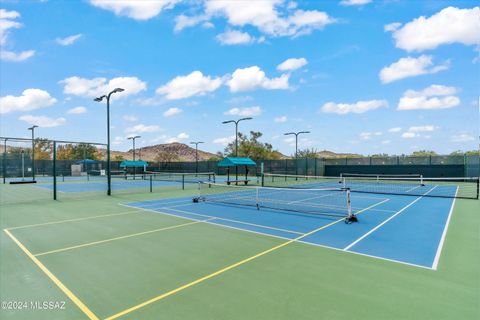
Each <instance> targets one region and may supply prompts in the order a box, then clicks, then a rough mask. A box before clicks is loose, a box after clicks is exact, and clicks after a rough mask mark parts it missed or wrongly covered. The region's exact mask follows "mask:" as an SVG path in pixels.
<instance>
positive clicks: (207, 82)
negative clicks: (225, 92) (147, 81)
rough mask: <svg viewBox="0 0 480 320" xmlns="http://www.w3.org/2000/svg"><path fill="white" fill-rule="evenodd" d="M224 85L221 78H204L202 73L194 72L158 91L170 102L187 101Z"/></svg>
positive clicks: (178, 78) (172, 81)
mask: <svg viewBox="0 0 480 320" xmlns="http://www.w3.org/2000/svg"><path fill="white" fill-rule="evenodd" d="M221 85H222V79H221V78H211V77H210V76H204V75H203V74H202V73H201V72H200V71H193V72H192V73H190V74H189V75H186V76H178V77H176V78H174V79H173V80H170V81H169V82H168V83H167V84H165V85H163V86H161V87H159V88H158V89H157V90H156V93H157V94H162V95H165V97H166V98H167V99H169V100H177V99H185V98H189V97H192V96H201V95H205V94H206V93H208V92H213V91H215V90H217V89H218V88H219V87H220V86H221Z"/></svg>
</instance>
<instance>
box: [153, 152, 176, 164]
mask: <svg viewBox="0 0 480 320" xmlns="http://www.w3.org/2000/svg"><path fill="white" fill-rule="evenodd" d="M178 159H179V157H178V154H176V153H173V152H168V151H160V152H159V153H158V154H157V155H156V156H155V159H154V160H155V161H157V162H172V161H178Z"/></svg>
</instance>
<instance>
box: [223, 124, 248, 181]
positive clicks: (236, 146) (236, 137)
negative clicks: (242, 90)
mask: <svg viewBox="0 0 480 320" xmlns="http://www.w3.org/2000/svg"><path fill="white" fill-rule="evenodd" d="M243 120H252V118H250V117H247V118H242V119H238V120H228V121H223V122H222V123H223V124H227V123H235V157H238V123H239V122H240V121H243ZM235 179H236V180H238V167H237V166H236V167H235Z"/></svg>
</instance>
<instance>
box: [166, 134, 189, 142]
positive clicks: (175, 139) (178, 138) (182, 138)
mask: <svg viewBox="0 0 480 320" xmlns="http://www.w3.org/2000/svg"><path fill="white" fill-rule="evenodd" d="M188 138H190V135H189V134H188V133H185V132H182V133H179V134H178V135H177V136H176V137H171V138H166V140H165V142H166V143H174V142H179V141H181V140H185V139H188Z"/></svg>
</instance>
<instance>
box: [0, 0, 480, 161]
mask: <svg viewBox="0 0 480 320" xmlns="http://www.w3.org/2000/svg"><path fill="white" fill-rule="evenodd" d="M476 5H477V6H476ZM0 9H1V11H0V41H1V51H0V53H1V55H0V57H1V60H0V117H1V120H0V121H1V122H0V126H1V128H0V135H2V136H17V137H24V136H27V135H28V131H27V130H26V128H27V127H28V126H29V125H31V124H38V125H39V126H40V128H39V129H38V130H37V133H38V135H39V136H40V137H46V138H51V139H63V140H76V141H79V140H81V141H96V142H105V141H106V129H105V118H106V107H105V105H104V104H100V103H96V102H94V101H93V98H94V97H96V96H99V95H103V94H105V93H107V92H108V91H109V90H111V89H113V88H115V87H123V88H125V89H126V90H125V92H124V93H122V94H118V95H117V96H116V97H115V99H114V100H113V101H112V104H111V122H112V132H111V134H112V143H113V144H114V145H113V149H116V150H127V149H129V148H130V147H131V144H130V143H131V142H130V141H128V140H127V139H126V137H128V136H130V135H134V134H138V135H141V136H142V138H141V139H139V140H137V141H138V144H137V145H140V146H145V145H152V144H157V143H166V142H172V141H179V142H184V143H189V142H190V141H195V140H201V141H205V142H206V143H205V144H204V145H202V148H203V149H205V150H207V151H211V152H215V151H218V150H223V148H224V144H225V143H226V142H228V141H230V140H231V139H233V138H234V137H233V136H234V128H233V126H231V125H222V124H221V122H222V121H224V120H229V119H237V118H239V117H243V116H252V117H253V118H254V119H253V120H251V121H246V122H242V123H241V126H240V130H241V131H244V132H245V131H249V130H258V131H261V132H263V133H264V139H263V140H264V141H267V142H271V143H272V144H273V145H274V148H276V149H278V150H280V151H281V152H283V153H285V154H292V153H293V151H294V144H293V141H292V140H291V139H288V137H285V136H283V133H285V132H289V131H300V130H310V131H311V133H310V134H308V135H304V136H303V137H302V138H301V139H300V147H301V148H305V147H310V148H316V149H318V150H323V149H327V150H332V151H336V152H358V153H363V154H374V153H389V154H401V153H407V154H408V153H411V152H412V151H415V150H418V149H429V150H435V151H437V152H439V153H449V152H451V151H454V150H472V149H477V148H478V135H479V88H480V72H479V68H480V59H479V50H480V9H479V7H478V2H476V1H402V0H344V1H298V2H293V1H282V0H272V1H219V0H214V1H200V0H195V1H193V0H190V1H182V0H166V1H130V2H127V1H121V2H119V1H106V0H91V1H64V2H57V1H37V2H36V1H0Z"/></svg>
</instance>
